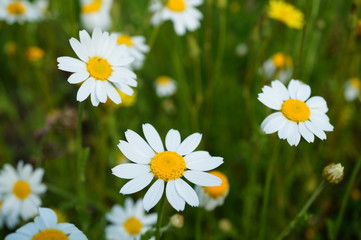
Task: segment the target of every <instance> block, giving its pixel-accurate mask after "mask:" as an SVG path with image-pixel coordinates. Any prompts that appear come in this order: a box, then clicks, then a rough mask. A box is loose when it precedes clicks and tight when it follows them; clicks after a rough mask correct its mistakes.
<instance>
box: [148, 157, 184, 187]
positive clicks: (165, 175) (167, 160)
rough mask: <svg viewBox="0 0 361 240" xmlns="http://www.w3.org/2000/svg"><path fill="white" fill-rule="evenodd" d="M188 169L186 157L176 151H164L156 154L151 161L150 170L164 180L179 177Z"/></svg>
mask: <svg viewBox="0 0 361 240" xmlns="http://www.w3.org/2000/svg"><path fill="white" fill-rule="evenodd" d="M185 169H186V162H185V161H184V158H183V157H182V156H181V155H179V154H178V153H176V152H171V151H164V152H161V153H158V154H156V155H155V156H154V157H153V159H152V160H151V161H150V170H151V171H152V173H153V174H154V176H156V177H157V178H159V179H162V180H164V181H169V180H174V179H178V178H180V177H181V176H183V173H184V170H185Z"/></svg>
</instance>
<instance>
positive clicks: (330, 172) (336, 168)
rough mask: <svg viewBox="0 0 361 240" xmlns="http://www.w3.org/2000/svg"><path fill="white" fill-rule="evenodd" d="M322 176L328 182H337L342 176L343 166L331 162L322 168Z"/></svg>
mask: <svg viewBox="0 0 361 240" xmlns="http://www.w3.org/2000/svg"><path fill="white" fill-rule="evenodd" d="M323 176H324V177H325V178H326V179H327V180H328V181H329V182H330V183H339V182H340V181H341V180H342V178H343V166H342V165H341V163H337V164H335V163H331V164H329V165H327V166H326V167H325V168H324V169H323Z"/></svg>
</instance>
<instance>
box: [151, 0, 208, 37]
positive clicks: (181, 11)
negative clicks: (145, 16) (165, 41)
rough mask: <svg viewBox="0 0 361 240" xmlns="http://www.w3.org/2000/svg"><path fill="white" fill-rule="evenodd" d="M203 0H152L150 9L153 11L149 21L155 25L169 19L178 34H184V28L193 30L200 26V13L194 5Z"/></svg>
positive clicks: (199, 3)
mask: <svg viewBox="0 0 361 240" xmlns="http://www.w3.org/2000/svg"><path fill="white" fill-rule="evenodd" d="M202 3H203V0H168V1H166V4H165V5H163V3H162V1H160V0H154V1H153V3H152V4H151V5H150V11H151V12H153V13H154V15H153V17H152V19H151V22H152V24H153V25H155V26H157V25H159V24H161V23H163V22H164V21H167V20H171V21H172V22H173V25H174V30H175V32H176V33H177V34H178V35H184V34H185V32H186V30H188V31H194V30H196V29H197V28H199V26H200V20H201V19H202V18H203V16H202V13H201V12H200V11H199V10H198V9H196V8H195V7H197V6H199V5H201V4H202Z"/></svg>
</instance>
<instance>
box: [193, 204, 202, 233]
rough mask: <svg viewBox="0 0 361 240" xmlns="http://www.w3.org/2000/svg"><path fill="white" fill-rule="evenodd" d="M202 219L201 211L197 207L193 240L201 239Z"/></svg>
mask: <svg viewBox="0 0 361 240" xmlns="http://www.w3.org/2000/svg"><path fill="white" fill-rule="evenodd" d="M202 217H203V209H202V208H201V207H199V208H198V209H197V218H196V231H195V234H196V236H195V240H201V239H202V227H201V226H202Z"/></svg>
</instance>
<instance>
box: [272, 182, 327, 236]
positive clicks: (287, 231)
mask: <svg viewBox="0 0 361 240" xmlns="http://www.w3.org/2000/svg"><path fill="white" fill-rule="evenodd" d="M324 188H325V180H323V181H322V182H321V183H320V184H319V185H318V187H317V188H316V189H315V191H314V192H313V193H312V195H311V197H310V198H309V199H308V200H307V202H306V203H305V205H303V207H302V209H301V211H299V213H298V214H297V215H296V217H295V218H294V219H293V220H292V221H291V222H290V223H289V224H288V226H287V227H286V228H285V229H284V230H283V231H282V232H281V234H280V235H279V236H278V237H277V240H280V239H284V238H285V237H287V236H288V234H290V232H291V231H292V230H293V229H294V228H295V227H296V225H297V223H298V221H299V220H300V219H301V218H302V217H303V216H304V215H305V213H306V211H307V210H308V208H309V207H310V206H311V204H312V203H313V202H314V201H315V200H316V198H317V196H318V195H319V194H320V193H321V192H322V190H323V189H324Z"/></svg>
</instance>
